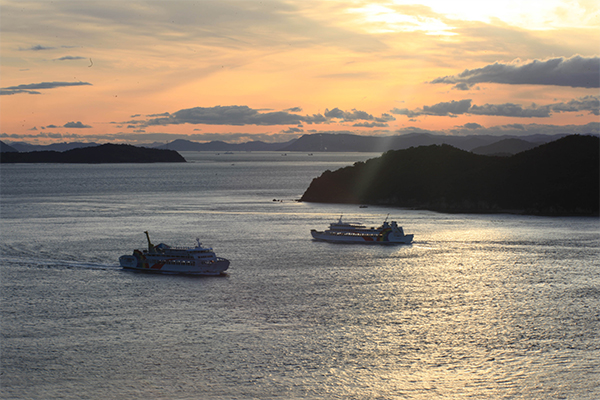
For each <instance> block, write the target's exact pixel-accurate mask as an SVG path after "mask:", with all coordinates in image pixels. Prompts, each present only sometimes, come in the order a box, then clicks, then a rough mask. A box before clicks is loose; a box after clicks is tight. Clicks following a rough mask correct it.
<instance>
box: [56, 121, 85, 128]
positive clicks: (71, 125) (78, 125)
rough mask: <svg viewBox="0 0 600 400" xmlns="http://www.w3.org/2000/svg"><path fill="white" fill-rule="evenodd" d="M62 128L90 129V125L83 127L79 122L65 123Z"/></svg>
mask: <svg viewBox="0 0 600 400" xmlns="http://www.w3.org/2000/svg"><path fill="white" fill-rule="evenodd" d="M63 127H65V128H78V129H80V128H91V126H90V125H84V124H82V123H81V122H80V121H77V122H67V123H66V124H64V125H63Z"/></svg>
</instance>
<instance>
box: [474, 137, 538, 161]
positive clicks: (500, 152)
mask: <svg viewBox="0 0 600 400" xmlns="http://www.w3.org/2000/svg"><path fill="white" fill-rule="evenodd" d="M539 145H540V144H539V143H531V142H528V141H526V140H522V139H515V138H512V139H503V140H500V141H499V142H496V143H492V144H489V145H487V146H480V147H476V148H474V149H473V150H471V152H473V153H475V154H482V155H486V156H501V157H507V156H512V155H514V154H517V153H520V152H522V151H527V150H531V149H533V148H534V147H537V146H539Z"/></svg>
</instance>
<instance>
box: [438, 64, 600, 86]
mask: <svg viewBox="0 0 600 400" xmlns="http://www.w3.org/2000/svg"><path fill="white" fill-rule="evenodd" d="M599 70H600V57H582V56H573V57H571V58H563V57H559V58H552V59H549V60H544V61H539V60H534V61H531V62H529V63H525V64H522V63H511V64H502V63H494V64H490V65H486V66H485V67H483V68H477V69H466V70H464V71H463V72H461V73H460V74H458V75H451V76H444V77H440V78H436V79H434V80H433V81H431V83H445V84H453V85H456V86H455V88H456V89H459V90H466V89H469V88H471V87H472V86H473V85H475V84H477V83H484V82H489V83H503V84H509V85H553V86H570V87H582V88H598V87H600V74H598V71H599Z"/></svg>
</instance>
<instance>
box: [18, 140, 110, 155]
mask: <svg viewBox="0 0 600 400" xmlns="http://www.w3.org/2000/svg"><path fill="white" fill-rule="evenodd" d="M10 145H11V146H12V147H13V148H14V149H15V150H17V151H19V152H21V153H24V152H32V151H67V150H72V149H78V148H80V147H96V146H99V144H98V143H94V142H90V143H83V142H69V143H67V142H63V143H52V144H47V145H41V144H29V143H25V142H15V143H11V144H10Z"/></svg>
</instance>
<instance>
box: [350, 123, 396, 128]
mask: <svg viewBox="0 0 600 400" xmlns="http://www.w3.org/2000/svg"><path fill="white" fill-rule="evenodd" d="M352 126H356V127H362V128H385V127H387V126H389V125H388V124H386V123H385V122H357V123H356V124H354V125H352Z"/></svg>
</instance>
